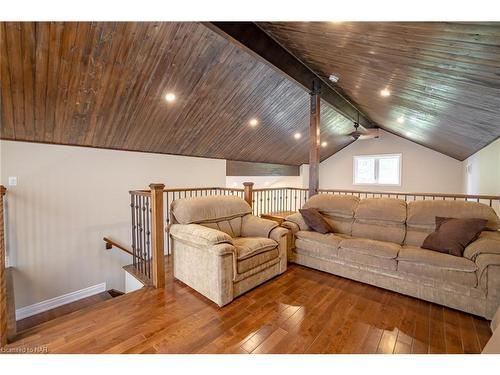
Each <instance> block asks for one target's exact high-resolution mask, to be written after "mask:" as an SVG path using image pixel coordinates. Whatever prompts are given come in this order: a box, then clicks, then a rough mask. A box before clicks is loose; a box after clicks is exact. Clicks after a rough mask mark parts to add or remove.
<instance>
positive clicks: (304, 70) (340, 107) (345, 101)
mask: <svg viewBox="0 0 500 375" xmlns="http://www.w3.org/2000/svg"><path fill="white" fill-rule="evenodd" d="M204 24H205V26H207V27H209V28H210V29H211V30H213V31H215V32H216V33H218V34H219V35H221V36H223V37H224V38H226V39H227V40H229V41H230V42H233V43H236V44H237V45H239V46H243V47H244V48H245V50H246V51H248V52H250V53H251V54H252V55H254V56H256V57H257V58H259V59H261V60H262V61H264V62H265V63H267V64H269V65H271V66H272V67H273V68H275V69H277V70H278V71H280V72H282V73H285V74H286V75H287V76H288V77H290V78H292V79H293V80H294V81H295V82H297V83H298V84H299V85H301V86H303V87H304V88H305V89H306V90H307V91H310V90H311V88H312V83H313V82H314V81H315V80H320V81H321V86H322V89H321V98H322V99H323V100H325V101H326V102H327V103H329V104H330V105H332V107H333V108H334V109H335V110H336V111H338V112H339V113H340V114H342V115H343V116H345V117H346V118H348V119H350V120H351V121H353V122H354V121H357V120H358V112H359V124H360V125H361V126H362V127H364V128H374V127H378V125H377V124H376V123H375V122H374V121H373V120H371V119H370V118H369V117H368V116H366V115H365V114H363V113H362V112H361V111H360V110H359V109H358V108H357V107H356V106H355V105H354V104H353V103H352V102H351V100H350V99H349V98H347V97H346V96H345V95H342V94H340V93H339V92H337V91H336V90H335V89H334V88H333V87H332V86H331V85H330V84H329V83H328V81H327V80H325V79H323V77H321V76H319V75H317V74H316V73H314V72H313V71H312V70H311V69H310V68H309V67H307V66H306V65H305V64H304V63H303V62H302V61H300V60H299V59H298V58H297V57H295V56H294V55H293V54H291V53H290V52H289V51H288V50H287V49H285V48H284V47H283V46H282V45H281V44H280V43H278V42H277V41H276V40H275V39H273V38H272V37H271V36H269V34H267V33H266V32H265V31H264V30H262V29H261V28H260V27H259V26H258V25H257V24H255V23H254V22H208V23H204Z"/></svg>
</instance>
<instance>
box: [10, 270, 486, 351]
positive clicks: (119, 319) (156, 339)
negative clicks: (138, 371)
mask: <svg viewBox="0 0 500 375" xmlns="http://www.w3.org/2000/svg"><path fill="white" fill-rule="evenodd" d="M490 335H491V332H490V329H489V322H488V321H487V320H484V319H481V318H478V317H475V316H472V315H469V314H466V313H462V312H459V311H456V310H452V309H448V308H445V307H442V306H439V305H435V304H432V303H428V302H424V301H421V300H417V299H414V298H411V297H407V296H404V295H401V294H398V293H394V292H390V291H387V290H384V289H380V288H376V287H373V286H370V285H366V284H362V283H358V282H355V281H352V280H348V279H344V278H341V277H337V276H334V275H330V274H326V273H323V272H320V271H316V270H312V269H308V268H305V267H301V266H297V265H290V266H289V269H288V270H287V272H286V273H284V274H283V275H281V276H279V277H277V278H275V279H273V280H271V281H269V282H267V283H266V284H264V285H261V286H259V287H257V288H255V289H253V290H252V291H250V292H248V293H246V294H245V295H243V296H242V297H240V298H237V299H236V300H235V301H233V302H232V303H231V304H229V305H228V306H225V307H224V308H218V307H217V306H216V305H215V304H213V303H212V302H210V301H209V300H207V299H206V298H204V297H203V296H201V295H200V294H198V293H196V292H195V291H193V290H192V289H190V288H189V287H187V286H186V285H184V284H182V283H181V282H179V281H174V280H173V278H172V275H171V273H170V270H168V271H167V286H166V287H165V289H164V290H163V289H153V288H143V289H141V290H139V291H136V292H133V293H130V294H127V295H124V296H121V297H118V298H114V299H111V300H108V301H104V302H100V303H99V304H97V305H94V306H90V307H87V308H85V309H83V310H80V311H77V312H74V313H71V314H69V315H65V316H63V317H60V318H57V319H55V320H52V321H50V322H47V323H44V324H41V325H39V326H37V327H34V328H31V329H28V330H26V331H24V332H22V333H21V334H20V335H19V336H18V338H17V341H15V342H14V343H12V344H10V345H9V346H8V347H7V349H8V350H10V351H12V352H16V351H22V350H23V349H26V348H28V349H29V348H33V347H39V348H40V347H41V348H46V350H47V351H48V352H49V353H243V354H244V353H255V354H257V353H398V354H399V353H479V352H481V350H482V348H483V347H484V345H485V344H486V342H487V340H488V339H489V337H490Z"/></svg>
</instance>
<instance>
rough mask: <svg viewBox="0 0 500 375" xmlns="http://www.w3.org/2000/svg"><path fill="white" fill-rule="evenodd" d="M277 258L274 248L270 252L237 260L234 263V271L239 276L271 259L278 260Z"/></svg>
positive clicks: (277, 252) (277, 253) (277, 254)
mask: <svg viewBox="0 0 500 375" xmlns="http://www.w3.org/2000/svg"><path fill="white" fill-rule="evenodd" d="M278 256H279V251H278V249H277V248H274V249H272V250H268V251H265V252H263V253H259V254H257V255H253V256H250V257H248V258H244V259H238V260H237V261H236V269H237V271H238V273H239V274H242V273H245V272H247V271H250V270H251V269H253V268H255V267H258V266H260V265H262V264H264V263H267V262H269V261H271V260H273V259H276V258H278Z"/></svg>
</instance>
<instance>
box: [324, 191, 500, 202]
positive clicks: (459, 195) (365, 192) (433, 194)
mask: <svg viewBox="0 0 500 375" xmlns="http://www.w3.org/2000/svg"><path fill="white" fill-rule="evenodd" d="M318 192H320V193H326V192H335V193H355V194H382V195H407V196H417V197H444V198H470V199H487V200H490V199H491V200H500V195H470V194H449V193H412V192H404V191H363V190H340V189H319V190H318Z"/></svg>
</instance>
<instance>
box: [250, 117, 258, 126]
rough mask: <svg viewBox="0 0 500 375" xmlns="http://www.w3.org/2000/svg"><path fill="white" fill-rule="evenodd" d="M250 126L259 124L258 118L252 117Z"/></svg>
mask: <svg viewBox="0 0 500 375" xmlns="http://www.w3.org/2000/svg"><path fill="white" fill-rule="evenodd" d="M248 123H249V124H250V126H257V125H258V124H259V121H258V120H257V119H256V118H253V119H251V120H250V121H249V122H248Z"/></svg>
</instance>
